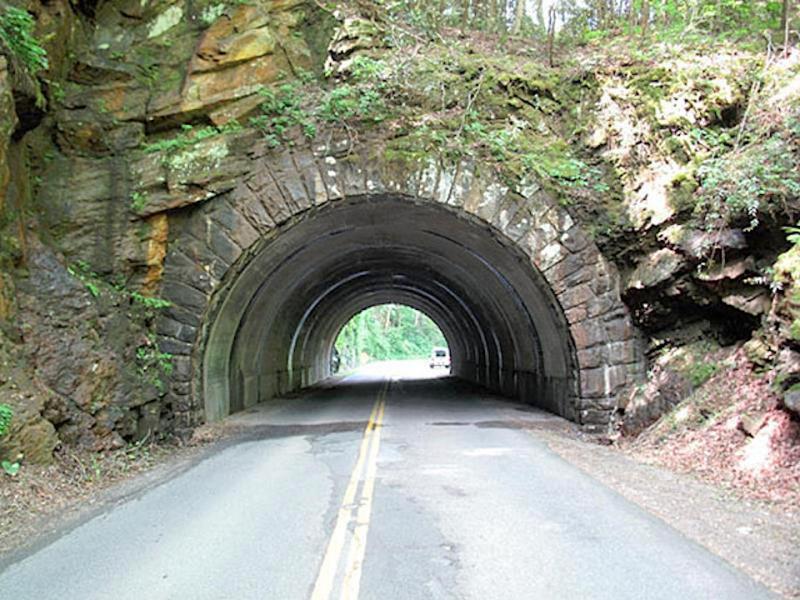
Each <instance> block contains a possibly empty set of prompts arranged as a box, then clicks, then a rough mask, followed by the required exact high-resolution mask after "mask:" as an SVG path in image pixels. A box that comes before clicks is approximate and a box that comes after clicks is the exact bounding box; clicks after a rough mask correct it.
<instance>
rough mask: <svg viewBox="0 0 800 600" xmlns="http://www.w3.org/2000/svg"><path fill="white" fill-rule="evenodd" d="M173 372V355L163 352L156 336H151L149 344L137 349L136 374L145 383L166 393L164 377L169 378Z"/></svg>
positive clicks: (148, 340)
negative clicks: (159, 347)
mask: <svg viewBox="0 0 800 600" xmlns="http://www.w3.org/2000/svg"><path fill="white" fill-rule="evenodd" d="M172 370H173V365H172V354H169V353H168V352H161V351H160V350H159V349H158V344H157V342H156V339H155V336H154V335H152V334H150V335H149V336H148V339H147V343H146V344H144V345H141V346H139V347H138V348H137V349H136V374H137V375H138V376H139V377H140V378H141V380H142V381H143V382H144V383H146V384H149V385H152V386H154V387H155V388H156V389H157V390H158V391H159V392H161V393H164V391H165V387H164V382H163V380H162V376H164V377H169V376H170V375H171V374H172Z"/></svg>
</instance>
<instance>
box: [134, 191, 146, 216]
mask: <svg viewBox="0 0 800 600" xmlns="http://www.w3.org/2000/svg"><path fill="white" fill-rule="evenodd" d="M148 200H149V198H148V197H147V192H140V191H135V192H133V193H132V194H131V210H132V211H133V212H140V211H142V210H144V208H145V207H146V206H147V202H148Z"/></svg>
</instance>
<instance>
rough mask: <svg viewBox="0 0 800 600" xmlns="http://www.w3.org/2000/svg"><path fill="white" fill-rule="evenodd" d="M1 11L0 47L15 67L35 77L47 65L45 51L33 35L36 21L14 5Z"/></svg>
mask: <svg viewBox="0 0 800 600" xmlns="http://www.w3.org/2000/svg"><path fill="white" fill-rule="evenodd" d="M2 11H3V12H2V14H0V48H1V49H2V50H3V51H4V54H7V55H8V56H9V58H10V59H11V62H12V65H13V66H14V67H15V68H17V69H21V70H22V71H23V72H24V73H25V74H27V75H28V76H30V77H31V78H35V77H36V75H38V74H39V72H40V71H44V70H46V69H47V67H48V62H47V52H46V51H45V49H44V48H42V46H41V44H40V43H39V41H38V40H37V39H36V38H35V37H34V35H33V30H34V28H35V27H36V22H35V21H34V20H33V17H32V16H31V14H30V13H29V12H28V11H26V10H22V9H20V8H16V7H14V6H6V7H4V8H2Z"/></svg>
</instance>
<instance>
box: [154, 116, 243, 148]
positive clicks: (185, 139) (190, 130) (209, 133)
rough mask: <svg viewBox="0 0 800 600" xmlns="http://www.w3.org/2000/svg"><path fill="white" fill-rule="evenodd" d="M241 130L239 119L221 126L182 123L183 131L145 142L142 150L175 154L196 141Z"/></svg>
mask: <svg viewBox="0 0 800 600" xmlns="http://www.w3.org/2000/svg"><path fill="white" fill-rule="evenodd" d="M241 130H242V126H241V124H240V123H239V122H237V121H229V122H228V123H226V124H225V125H221V126H220V127H216V126H214V125H209V126H206V127H199V128H195V127H193V126H192V125H182V126H181V133H180V134H178V135H177V136H175V137H172V138H165V139H162V140H158V141H156V142H152V143H150V144H145V145H144V146H143V147H142V150H143V151H144V152H145V153H147V154H155V153H157V152H164V153H167V154H174V153H176V152H179V151H181V150H185V149H187V148H191V147H192V146H194V145H195V144H196V143H198V142H201V141H203V140H206V139H208V138H212V137H216V136H218V135H223V134H226V133H236V132H238V131H241Z"/></svg>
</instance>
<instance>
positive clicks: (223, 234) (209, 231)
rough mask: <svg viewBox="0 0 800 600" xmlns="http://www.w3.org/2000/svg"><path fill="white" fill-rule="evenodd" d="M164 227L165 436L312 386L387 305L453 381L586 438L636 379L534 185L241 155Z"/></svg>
mask: <svg viewBox="0 0 800 600" xmlns="http://www.w3.org/2000/svg"><path fill="white" fill-rule="evenodd" d="M170 229H171V231H170V237H171V243H170V250H169V253H168V255H167V259H166V266H165V271H164V282H163V288H162V289H163V295H164V297H165V298H166V299H167V300H169V301H170V302H171V303H172V306H171V307H170V308H169V309H168V311H167V313H166V314H165V315H164V317H163V318H162V319H161V321H160V322H159V324H158V327H159V334H160V344H161V348H162V350H163V351H165V352H169V353H171V354H173V355H174V363H175V371H174V373H173V374H172V377H171V381H170V388H169V400H170V402H171V404H172V407H173V410H174V412H175V414H176V418H177V419H179V425H181V424H183V425H185V426H187V427H189V426H192V425H196V424H197V423H199V422H203V421H213V420H218V419H220V418H223V417H225V416H227V415H229V414H231V413H234V412H237V411H239V410H243V409H245V408H248V407H250V406H253V405H254V404H256V403H258V402H263V401H266V400H269V399H271V398H275V397H278V396H281V395H284V394H286V393H288V392H291V391H294V390H298V389H301V388H304V387H307V386H310V385H312V384H314V383H316V382H319V381H320V380H322V379H324V378H326V377H328V376H329V375H330V374H331V373H330V366H329V365H330V356H331V352H332V348H333V343H334V341H335V339H336V335H337V333H338V332H339V330H340V329H341V327H342V326H344V324H345V323H346V322H347V321H348V320H349V319H350V318H351V317H352V316H353V315H355V314H356V313H358V312H359V311H361V310H363V309H365V308H368V307H370V306H374V305H378V304H384V303H390V302H392V303H402V304H406V305H408V306H411V307H414V308H416V309H418V310H420V311H422V312H424V313H426V314H427V315H429V316H430V317H431V318H432V319H433V320H434V321H435V322H436V324H437V325H438V326H439V327H440V329H441V330H442V332H443V333H444V335H445V337H446V338H447V341H448V344H449V345H450V349H451V355H452V365H453V374H454V375H456V376H457V377H459V378H462V379H465V380H468V381H471V382H474V383H476V384H479V385H481V386H483V387H485V388H487V389H488V390H490V391H492V392H494V393H498V394H502V395H505V396H508V397H512V398H516V399H518V400H519V401H521V402H524V403H527V404H530V405H534V406H537V407H540V408H543V409H545V410H548V411H550V412H554V413H556V414H559V415H561V416H563V417H566V418H568V419H571V420H573V421H576V422H578V423H580V424H582V425H583V426H585V427H586V428H588V429H595V430H599V429H602V428H604V427H607V426H608V424H609V422H610V421H611V419H612V415H613V412H614V410H615V408H616V406H617V403H618V398H619V395H620V393H621V392H622V390H624V389H625V388H626V386H628V385H630V384H632V383H634V382H635V381H637V380H638V379H639V378H640V377H641V376H642V374H643V367H642V365H643V364H644V360H643V357H642V353H641V346H640V343H639V340H638V338H637V335H636V332H635V330H634V327H633V326H632V324H631V321H630V318H629V315H628V312H627V309H626V308H625V306H624V304H623V303H622V302H621V301H620V297H619V281H618V276H617V273H616V271H615V269H614V267H613V266H612V265H611V264H610V263H609V262H608V261H606V260H605V259H604V258H603V256H602V255H601V254H600V252H599V251H598V249H597V247H596V246H595V245H594V243H593V242H592V241H591V239H590V238H589V236H587V235H586V234H585V233H584V232H583V231H582V230H581V228H580V227H579V226H578V225H577V224H576V223H575V222H574V220H573V219H572V218H571V217H570V215H569V214H568V212H567V211H566V210H565V209H564V208H563V207H561V206H559V205H558V204H557V203H556V202H554V201H552V200H551V199H550V198H549V196H548V195H547V194H546V193H545V192H544V191H543V190H541V189H540V188H539V187H538V186H536V185H535V184H532V185H530V186H528V187H527V188H522V189H510V188H509V187H507V186H506V185H505V184H503V183H502V182H501V181H498V180H495V179H494V178H493V177H492V176H491V175H490V174H487V173H483V172H481V170H480V168H479V166H477V165H475V164H472V163H470V162H462V163H459V164H455V165H453V166H451V167H444V166H442V164H440V163H438V162H435V161H434V162H430V163H428V164H422V165H420V164H409V163H398V162H392V161H383V160H380V159H376V158H375V157H374V156H370V154H369V152H368V151H367V150H364V149H362V151H361V152H358V151H355V150H354V149H352V148H350V149H348V150H347V152H345V153H341V152H339V153H336V152H332V151H331V149H330V148H327V147H320V148H317V149H316V151H299V150H292V151H284V152H282V153H280V154H275V153H274V152H269V151H264V152H258V151H254V152H253V153H252V154H251V155H250V157H249V161H248V165H247V168H246V172H243V173H241V176H240V177H238V180H237V183H236V185H235V186H233V187H232V189H231V190H230V191H228V192H225V193H224V194H223V196H222V197H221V198H216V199H215V200H214V202H207V203H197V204H196V205H194V206H192V207H190V208H189V209H188V210H182V211H180V212H179V213H177V214H176V216H175V218H174V220H171V224H170Z"/></svg>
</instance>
